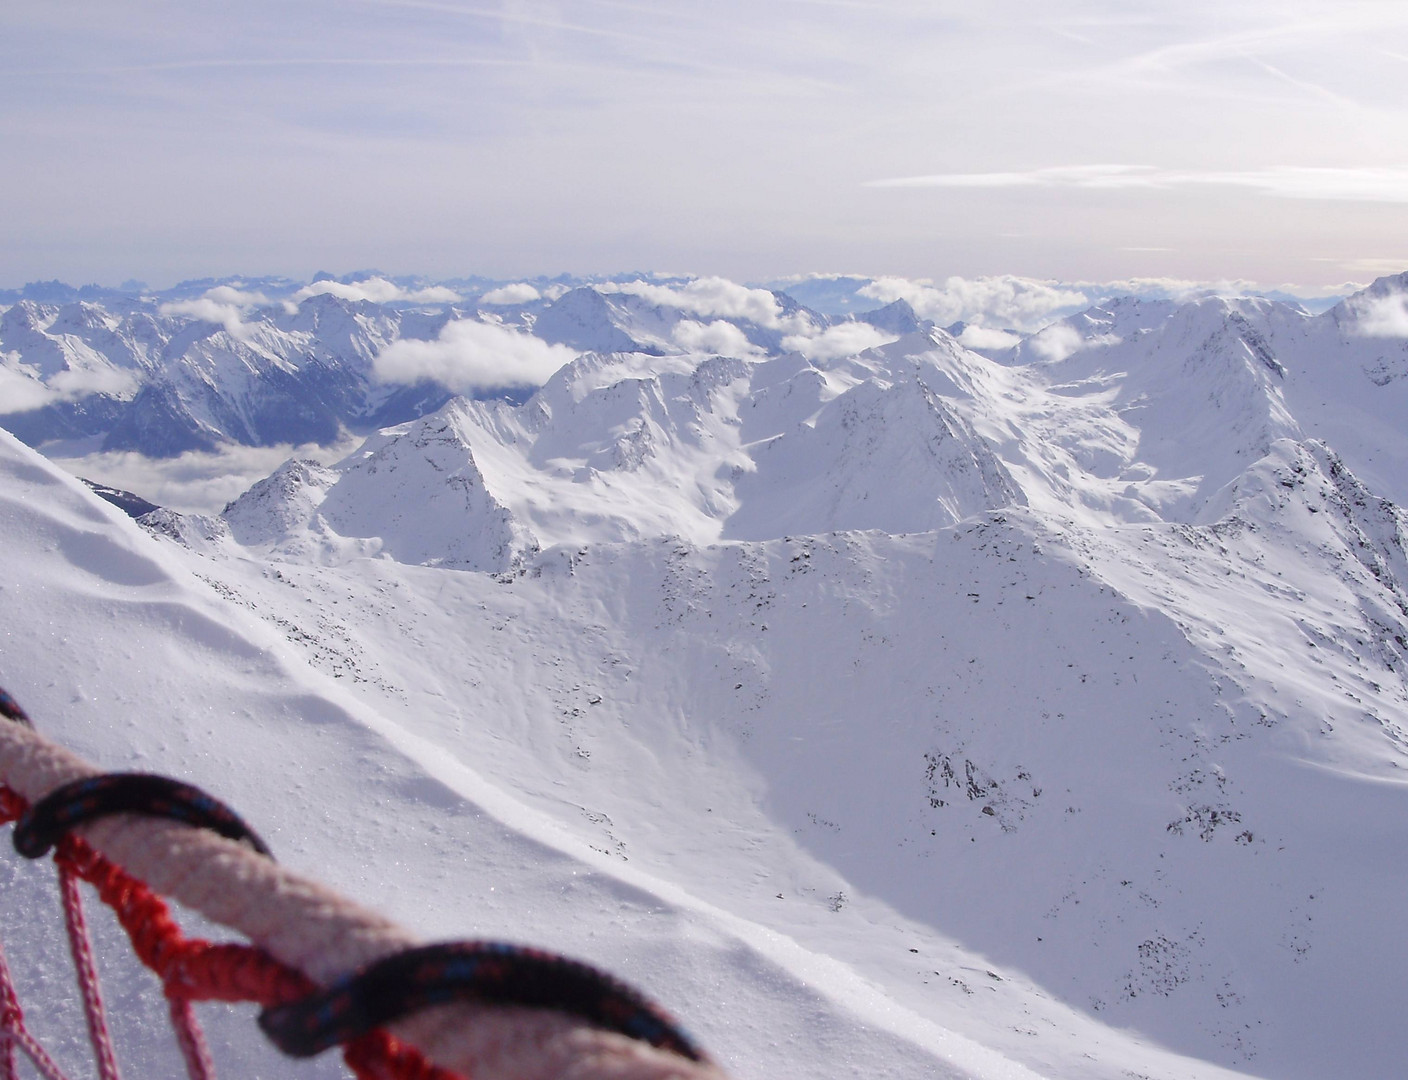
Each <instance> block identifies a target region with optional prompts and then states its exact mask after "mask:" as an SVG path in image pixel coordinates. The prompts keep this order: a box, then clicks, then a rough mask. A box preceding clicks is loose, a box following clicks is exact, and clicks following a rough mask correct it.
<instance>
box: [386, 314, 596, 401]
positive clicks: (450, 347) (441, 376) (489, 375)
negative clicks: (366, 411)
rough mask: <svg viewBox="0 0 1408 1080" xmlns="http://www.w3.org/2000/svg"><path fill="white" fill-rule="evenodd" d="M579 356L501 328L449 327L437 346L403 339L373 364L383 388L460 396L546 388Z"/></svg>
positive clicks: (470, 322) (471, 323)
mask: <svg viewBox="0 0 1408 1080" xmlns="http://www.w3.org/2000/svg"><path fill="white" fill-rule="evenodd" d="M576 356H577V354H576V353H575V352H573V351H572V350H571V349H569V348H567V347H566V346H565V345H549V344H548V343H547V342H545V341H543V340H541V339H540V338H535V337H533V336H532V335H531V334H524V333H520V332H519V331H517V330H509V329H507V328H505V327H503V326H499V325H498V324H497V323H487V322H479V321H478V320H475V319H460V320H457V321H455V322H451V323H446V324H445V326H444V328H443V329H442V330H441V331H440V336H439V337H438V338H436V339H435V340H434V341H417V340H413V339H410V338H402V339H401V340H400V341H396V342H393V343H392V344H390V345H388V346H387V347H386V348H385V349H383V350H382V351H381V352H380V353H378V354H377V357H376V359H375V360H373V361H372V368H373V371H374V372H375V374H376V377H377V378H379V379H381V380H382V381H383V382H392V383H415V382H419V381H421V380H422V379H429V380H431V381H432V382H437V383H439V384H440V385H441V386H443V387H445V388H446V389H448V390H452V391H454V392H455V393H457V394H465V393H472V392H473V391H475V390H493V389H503V388H505V387H510V386H541V385H542V384H543V383H544V382H546V381H547V379H548V376H550V375H551V374H552V373H553V372H554V371H556V370H557V369H558V368H560V367H562V365H563V364H566V363H569V362H570V361H572V360H574V359H575V358H576Z"/></svg>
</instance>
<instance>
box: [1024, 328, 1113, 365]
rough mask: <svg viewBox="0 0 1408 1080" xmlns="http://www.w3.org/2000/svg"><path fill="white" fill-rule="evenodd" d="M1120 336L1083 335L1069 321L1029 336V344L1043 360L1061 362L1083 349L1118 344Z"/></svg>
mask: <svg viewBox="0 0 1408 1080" xmlns="http://www.w3.org/2000/svg"><path fill="white" fill-rule="evenodd" d="M1119 343H1120V338H1119V337H1117V336H1116V335H1114V334H1097V335H1095V336H1093V337H1083V336H1082V335H1081V333H1080V331H1079V330H1077V329H1076V328H1075V327H1074V326H1070V325H1069V324H1067V323H1055V324H1053V325H1051V326H1048V327H1047V328H1046V329H1045V330H1043V331H1041V333H1039V334H1037V335H1035V336H1034V337H1032V338H1029V339H1028V341H1027V344H1028V345H1029V346H1030V347H1031V349H1032V351H1033V352H1035V353H1036V354H1037V356H1039V357H1041V358H1042V359H1043V360H1048V361H1050V362H1051V363H1053V364H1055V363H1060V362H1061V361H1062V360H1064V359H1066V358H1067V357H1068V356H1074V355H1075V354H1076V353H1078V352H1080V351H1081V350H1082V349H1091V348H1095V347H1097V346H1105V345H1118V344H1119Z"/></svg>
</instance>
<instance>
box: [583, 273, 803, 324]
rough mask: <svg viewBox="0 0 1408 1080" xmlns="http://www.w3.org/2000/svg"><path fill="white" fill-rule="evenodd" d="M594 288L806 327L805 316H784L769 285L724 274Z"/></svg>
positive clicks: (706, 312)
mask: <svg viewBox="0 0 1408 1080" xmlns="http://www.w3.org/2000/svg"><path fill="white" fill-rule="evenodd" d="M592 288H594V289H596V290H597V292H602V293H626V294H628V295H631V296H639V297H640V298H641V299H643V300H649V301H650V302H651V303H652V304H658V305H660V306H661V307H674V308H679V309H680V310H682V311H688V312H690V313H691V314H693V315H701V316H703V317H705V318H716V319H717V318H723V319H741V320H743V321H745V322H751V323H754V324H755V325H757V326H763V327H767V328H768V329H770V330H792V331H805V330H806V329H808V328H809V327H810V325H811V324H810V321H809V320H807V318H806V317H805V316H802V315H795V316H790V317H788V316H784V315H783V313H782V305H781V304H780V303H778V301H777V297H775V296H774V295H773V294H772V293H771V292H769V291H768V290H767V289H750V288H749V287H748V286H746V285H739V284H737V283H736V282H733V281H729V280H728V279H727V278H721V277H702V278H694V279H693V280H691V281H688V282H686V283H685V284H683V285H659V284H655V283H653V282H649V281H626V282H603V283H601V284H599V285H593V286H592Z"/></svg>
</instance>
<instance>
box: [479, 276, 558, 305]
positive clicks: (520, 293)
mask: <svg viewBox="0 0 1408 1080" xmlns="http://www.w3.org/2000/svg"><path fill="white" fill-rule="evenodd" d="M542 295H543V294H542V293H540V292H538V290H537V289H535V288H534V287H533V286H532V285H529V284H528V283H527V282H526V281H520V282H518V283H516V284H514V285H504V286H502V287H500V288H497V289H490V290H489V291H488V292H486V293H485V294H484V295H483V296H481V297H480V298H479V302H480V303H481V304H530V303H532V302H533V301H534V300H540V299H542Z"/></svg>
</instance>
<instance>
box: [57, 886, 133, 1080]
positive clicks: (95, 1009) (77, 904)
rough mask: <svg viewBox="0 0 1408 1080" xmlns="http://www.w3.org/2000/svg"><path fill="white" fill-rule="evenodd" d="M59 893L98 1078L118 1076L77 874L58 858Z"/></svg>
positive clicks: (109, 1079)
mask: <svg viewBox="0 0 1408 1080" xmlns="http://www.w3.org/2000/svg"><path fill="white" fill-rule="evenodd" d="M58 866H59V895H60V896H62V897H63V906H64V927H65V929H67V930H68V947H69V951H70V952H71V953H72V954H73V967H74V970H75V971H76V972H77V973H78V991H79V994H80V995H81V996H82V997H83V1015H84V1017H85V1018H86V1019H87V1021H88V1039H89V1041H90V1042H91V1043H92V1044H93V1055H94V1057H95V1058H96V1059H97V1063H98V1076H99V1078H100V1080H122V1076H121V1074H120V1073H119V1072H118V1071H117V1055H116V1054H115V1053H114V1052H113V1048H112V1033H111V1032H110V1031H108V1018H107V1014H106V1013H105V1012H104V1010H103V994H102V990H101V988H100V987H99V986H98V965H97V962H96V961H95V960H94V959H93V939H92V938H91V937H90V936H89V934H88V920H87V919H85V918H84V917H83V898H82V897H81V896H80V895H79V893H78V878H77V877H75V876H74V873H73V869H72V867H69V866H67V865H65V864H64V863H62V862H60V863H59V864H58Z"/></svg>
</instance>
